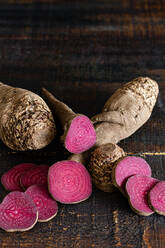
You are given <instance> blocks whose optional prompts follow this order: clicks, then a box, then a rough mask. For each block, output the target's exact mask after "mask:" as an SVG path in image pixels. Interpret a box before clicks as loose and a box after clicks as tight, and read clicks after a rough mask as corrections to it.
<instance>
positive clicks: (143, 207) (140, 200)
mask: <svg viewBox="0 0 165 248" xmlns="http://www.w3.org/2000/svg"><path fill="white" fill-rule="evenodd" d="M157 182H158V180H157V179H155V178H152V177H147V176H141V175H135V176H132V177H130V178H128V180H127V182H126V191H127V194H128V196H129V203H130V206H131V207H132V209H133V211H135V212H136V213H138V214H140V215H144V216H148V215H151V214H153V211H152V209H151V208H150V207H149V204H148V201H147V195H148V193H149V191H150V190H151V189H152V188H153V187H154V185H155V184H156V183H157Z"/></svg>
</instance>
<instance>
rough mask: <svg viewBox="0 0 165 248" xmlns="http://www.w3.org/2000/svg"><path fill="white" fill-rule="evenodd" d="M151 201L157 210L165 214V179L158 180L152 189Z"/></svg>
mask: <svg viewBox="0 0 165 248" xmlns="http://www.w3.org/2000/svg"><path fill="white" fill-rule="evenodd" d="M149 202H150V204H151V206H152V208H153V209H154V211H155V212H157V213H158V214H161V215H165V181H162V182H158V183H157V184H156V185H155V186H154V187H153V188H152V189H151V190H150V192H149Z"/></svg>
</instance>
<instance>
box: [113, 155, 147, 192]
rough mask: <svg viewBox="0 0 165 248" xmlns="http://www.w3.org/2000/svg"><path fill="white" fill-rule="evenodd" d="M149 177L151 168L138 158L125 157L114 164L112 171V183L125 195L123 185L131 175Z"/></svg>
mask: <svg viewBox="0 0 165 248" xmlns="http://www.w3.org/2000/svg"><path fill="white" fill-rule="evenodd" d="M137 174H138V175H143V176H148V177H150V176H151V167H150V166H149V164H148V163H147V162H146V161H145V160H144V159H143V158H140V157H135V156H132V157H131V156H127V157H125V158H123V159H121V160H119V162H118V163H117V164H116V166H114V168H113V170H112V182H113V184H114V185H115V186H116V187H118V188H119V189H120V191H121V192H122V193H123V194H124V195H125V183H126V181H127V179H128V178H129V177H130V176H133V175H137Z"/></svg>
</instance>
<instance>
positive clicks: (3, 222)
mask: <svg viewBox="0 0 165 248" xmlns="http://www.w3.org/2000/svg"><path fill="white" fill-rule="evenodd" d="M37 219H38V212H37V208H36V206H35V204H34V202H33V201H32V199H31V198H30V197H29V196H28V195H25V193H23V192H19V191H13V192H10V193H9V194H8V195H7V196H6V197H5V198H4V200H3V202H2V203H1V204H0V228H2V229H4V230H5V231H7V232H15V231H27V230H29V229H31V228H32V227H33V226H34V225H35V224H36V222H37Z"/></svg>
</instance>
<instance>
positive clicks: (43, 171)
mask: <svg viewBox="0 0 165 248" xmlns="http://www.w3.org/2000/svg"><path fill="white" fill-rule="evenodd" d="M48 169H49V166H48V165H38V166H36V167H35V168H31V169H30V170H28V171H26V172H25V173H24V174H22V175H21V177H20V185H21V186H22V187H23V188H24V189H27V188H28V187H30V186H31V185H33V184H45V185H47V177H48Z"/></svg>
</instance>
